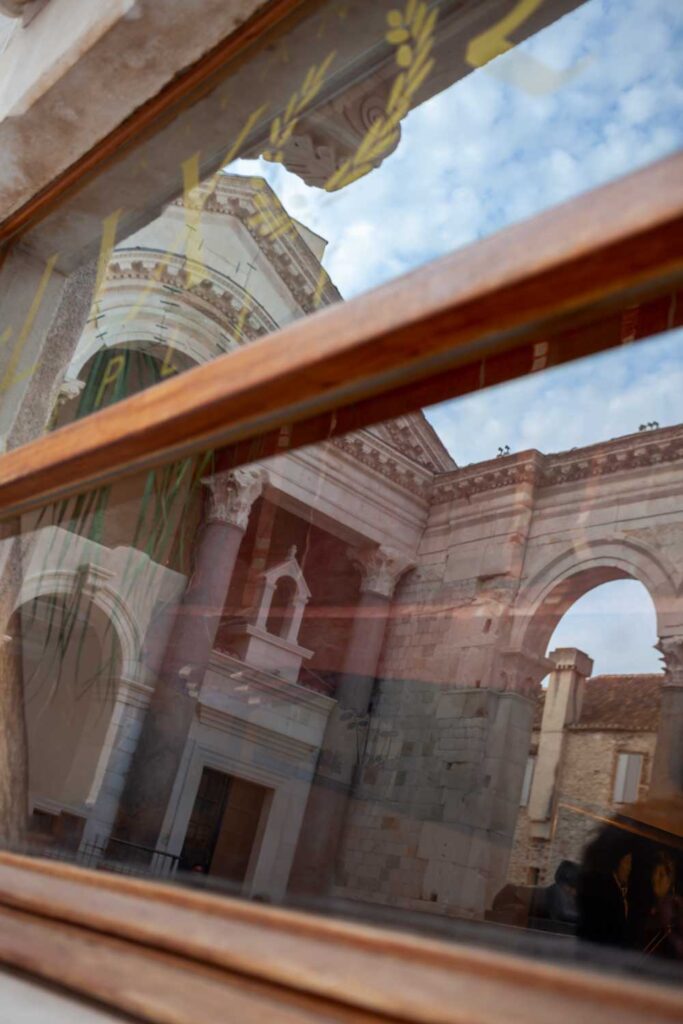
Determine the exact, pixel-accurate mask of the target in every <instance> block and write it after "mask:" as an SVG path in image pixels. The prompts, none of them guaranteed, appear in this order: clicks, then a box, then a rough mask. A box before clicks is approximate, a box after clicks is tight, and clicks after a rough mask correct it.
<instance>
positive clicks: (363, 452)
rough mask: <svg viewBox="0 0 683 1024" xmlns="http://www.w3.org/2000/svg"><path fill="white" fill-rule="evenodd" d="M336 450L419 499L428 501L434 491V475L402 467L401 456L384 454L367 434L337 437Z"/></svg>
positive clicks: (335, 440)
mask: <svg viewBox="0 0 683 1024" xmlns="http://www.w3.org/2000/svg"><path fill="white" fill-rule="evenodd" d="M332 443H333V444H334V446H335V448H339V449H340V450H341V451H343V452H346V454H347V455H350V456H352V458H353V459H355V461H356V462H360V463H361V465H363V466H367V468H368V469H372V470H374V471H375V473H379V475H380V476H383V477H386V478H387V480H391V481H392V483H395V484H397V485H398V486H399V487H401V488H402V489H403V490H405V491H408V492H409V493H410V494H414V495H415V496H416V497H417V498H422V499H424V500H427V499H428V498H429V496H430V494H431V490H432V474H431V473H430V474H429V475H428V476H427V475H426V474H424V473H420V472H419V471H416V470H415V469H413V468H411V467H409V466H405V465H401V460H400V457H399V456H396V457H392V456H391V455H389V454H385V453H383V452H382V451H381V450H380V448H379V446H378V445H376V444H373V442H372V438H371V436H370V435H369V434H367V433H366V432H363V433H357V434H347V435H346V436H344V437H337V438H335V439H334V440H333V442H332Z"/></svg>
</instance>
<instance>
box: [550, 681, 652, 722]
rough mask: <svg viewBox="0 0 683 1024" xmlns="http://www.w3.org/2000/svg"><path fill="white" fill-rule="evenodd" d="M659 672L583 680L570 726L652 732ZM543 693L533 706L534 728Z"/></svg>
mask: <svg viewBox="0 0 683 1024" xmlns="http://www.w3.org/2000/svg"><path fill="white" fill-rule="evenodd" d="M663 682H664V676H663V675H627V676H620V675H605V676H594V677H593V678H592V679H587V680H586V689H585V691H584V696H583V705H582V707H581V717H580V719H579V721H578V723H577V724H576V725H574V726H571V728H573V729H582V730H584V729H594V730H605V729H627V730H629V731H632V732H655V731H656V729H657V723H658V720H659V705H660V700H661V691H662V683H663ZM544 703H545V692H543V693H542V694H541V695H540V697H539V699H538V702H537V705H536V714H535V716H534V729H540V727H541V718H542V717H543V705H544Z"/></svg>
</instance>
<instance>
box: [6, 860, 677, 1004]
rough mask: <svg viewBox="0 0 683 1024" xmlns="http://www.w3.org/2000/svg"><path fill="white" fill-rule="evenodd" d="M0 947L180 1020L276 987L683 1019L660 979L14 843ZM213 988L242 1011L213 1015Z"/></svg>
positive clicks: (323, 994)
mask: <svg viewBox="0 0 683 1024" xmlns="http://www.w3.org/2000/svg"><path fill="white" fill-rule="evenodd" d="M0 960H2V962H4V963H6V964H11V965H14V966H17V967H22V968H23V969H25V970H29V971H31V972H33V973H35V974H37V975H39V976H42V977H46V978H49V979H50V980H55V981H61V983H63V984H65V985H67V986H68V987H70V988H72V989H73V990H75V991H80V992H89V993H90V994H91V995H94V996H96V997H97V998H99V999H101V1000H103V1001H104V1002H106V1003H107V1004H108V1005H111V1006H115V1007H117V1008H119V1009H126V1010H128V1011H134V1012H137V1013H142V1012H143V1010H144V1013H145V1014H146V1015H147V1016H146V1017H145V1019H149V1020H155V1021H156V1020H159V1021H168V1020H173V1021H178V1022H183V1024H184V1022H186V1021H187V1022H188V1024H189V1022H190V1021H193V1022H194V1021H197V1022H199V1021H204V1020H207V1021H209V1020H215V1021H219V1020H224V1019H225V1020H233V1019H234V1020H241V1021H242V1020H244V1021H249V1020H252V1019H254V1020H255V1019H257V1018H256V1012H258V1013H261V1014H263V1013H265V1012H267V1004H268V1001H269V1000H270V1001H271V1006H272V1005H273V1004H274V1005H276V1006H277V1007H278V1009H277V1013H276V1015H275V1016H274V1017H273V1018H272V1019H276V1020H302V1021H304V1020H309V1019H313V1020H320V1021H326V1020H356V1021H365V1020H380V1019H381V1020H387V1019H388V1020H401V1021H414V1022H421V1024H440V1022H441V1024H503V1022H505V1024H541V1022H543V1024H548V1022H550V1021H552V1022H553V1024H576V1021H577V1020H579V1021H586V1022H588V1021H590V1022H591V1024H643V1022H645V1021H647V1022H651V1024H659V1022H661V1024H664V1022H666V1024H670V1022H673V1021H681V1020H683V1000H682V999H681V996H680V995H679V993H678V992H677V991H676V990H674V989H671V988H667V987H659V986H654V985H651V984H641V983H639V984H635V983H633V982H631V981H628V980H625V979H623V978H612V977H608V976H601V975H599V974H593V973H590V974H589V973H587V972H583V971H578V970H574V969H567V968H564V967H554V966H552V965H548V964H540V963H537V962H533V961H527V960H524V959H522V958H519V957H513V956H507V955H503V954H500V953H497V952H493V951H486V950H481V949H470V948H465V947H462V946H458V945H456V944H451V943H442V942H437V941H434V940H431V939H429V940H428V939H423V938H418V937H415V936H413V935H408V934H403V933H401V932H389V931H383V930H380V929H376V928H371V927H366V926H361V925H356V924H348V923H340V922H335V921H334V920H325V919H323V918H320V917H314V916H310V915H306V914H301V913H298V912H292V911H286V910H280V909H277V908H273V907H265V906H262V905H257V904H253V903H248V902H246V901H240V900H232V899H225V898H222V897H218V896H213V895H206V894H203V893H202V894H199V893H196V892H194V891H191V890H187V889H181V888H176V887H169V886H165V885H160V884H155V883H151V882H145V881H141V880H135V879H130V878H124V877H120V876H115V875H110V874H106V873H104V872H94V871H86V870H83V869H80V868H76V867H73V866H69V865H62V864H57V863H54V862H44V861H37V860H29V859H27V858H24V857H21V856H16V855H11V854H0ZM221 989H222V990H223V993H224V995H223V998H224V1000H228V1002H224V1005H226V1006H227V1005H231V1006H232V1005H234V1007H235V1014H236V1015H234V1016H224V1017H221V1016H218V1017H216V1016H214V1017H213V1018H211V1016H210V1013H211V1012H215V1007H216V1005H220V998H221V997H220V991H221ZM216 1000H217V1002H216ZM233 1000H235V1002H234V1003H233V1002H232V1001H233ZM251 1001H253V1005H254V1007H256V1008H257V1009H252V1007H251V1006H250V1002H251ZM169 1003H170V1004H172V1007H173V1008H174V1011H173V1012H174V1013H175V1014H176V1015H175V1016H169ZM280 1008H281V1009H282V1015H279V1014H280ZM271 1012H273V1011H272V1009H271ZM192 1014H194V1016H192ZM288 1014H289V1016H288ZM297 1014H298V1016H297ZM311 1014H312V1016H311ZM259 1019H266V1018H265V1017H263V1016H262V1017H260V1018H259Z"/></svg>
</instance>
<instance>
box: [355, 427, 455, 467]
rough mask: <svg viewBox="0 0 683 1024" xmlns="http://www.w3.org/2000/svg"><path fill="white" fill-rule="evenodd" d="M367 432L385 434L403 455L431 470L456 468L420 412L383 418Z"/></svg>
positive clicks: (378, 434)
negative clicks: (383, 420)
mask: <svg viewBox="0 0 683 1024" xmlns="http://www.w3.org/2000/svg"><path fill="white" fill-rule="evenodd" d="M369 432H370V433H371V434H373V435H377V436H379V437H381V436H382V435H383V434H385V435H386V436H387V439H388V442H389V443H390V444H392V445H395V446H396V448H398V449H399V451H401V452H402V453H403V455H404V456H405V457H406V458H408V459H410V460H411V461H412V462H417V464H418V465H419V466H422V467H423V468H424V469H428V470H430V471H431V472H432V473H444V472H448V471H450V470H453V469H455V468H456V466H455V463H454V461H453V459H452V458H451V456H450V455H449V454H448V452H447V451H446V449H445V447H444V445H443V442H442V441H441V440H440V439H439V437H438V435H437V434H436V431H434V429H433V428H432V427H431V426H430V424H429V423H428V421H427V420H426V419H425V417H424V416H423V415H422V414H419V415H407V416H398V417H397V418H396V419H393V420H385V422H384V423H381V424H380V425H379V426H376V427H371V428H370V431H369Z"/></svg>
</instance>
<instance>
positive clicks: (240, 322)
mask: <svg viewBox="0 0 683 1024" xmlns="http://www.w3.org/2000/svg"><path fill="white" fill-rule="evenodd" d="M203 273H205V274H206V276H205V277H204V278H203V280H201V281H199V282H198V283H197V284H194V285H192V286H188V281H189V274H188V264H187V261H186V260H185V258H184V257H183V256H180V255H164V254H162V253H157V252H155V251H153V250H149V251H145V250H144V249H143V250H140V249H130V250H128V249H125V248H122V249H117V250H116V252H115V258H114V259H113V260H112V261H111V262H110V263H109V266H108V268H107V281H109V282H124V281H125V282H128V281H130V282H138V281H139V282H143V281H151V282H153V283H154V284H157V285H158V287H159V288H163V287H164V285H167V286H168V287H170V288H172V289H178V291H179V292H181V293H182V295H183V301H184V303H186V304H187V306H188V307H189V308H191V309H194V310H195V311H196V312H198V313H199V314H201V315H202V316H206V317H208V318H209V319H210V320H212V321H213V322H214V323H216V324H217V325H218V326H219V327H220V328H221V330H223V331H225V330H227V331H231V332H232V333H233V335H234V337H235V338H236V339H241V340H242V341H254V340H255V339H256V338H260V337H262V336H263V335H264V334H270V333H271V332H272V331H275V330H277V327H278V324H277V322H276V321H275V320H274V319H273V318H272V317H271V316H270V314H269V313H268V311H267V310H266V309H265V308H264V307H263V306H262V305H261V304H260V303H259V302H257V300H256V299H254V297H253V296H252V295H251V294H250V293H247V292H246V291H245V290H244V289H243V288H242V287H241V286H240V285H238V284H236V283H235V282H234V281H233V280H231V279H230V278H229V277H227V276H226V275H224V274H221V273H219V271H217V270H214V269H213V268H205V269H204V271H203ZM247 295H249V312H248V314H247V315H246V316H245V315H244V306H245V299H246V297H247Z"/></svg>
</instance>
